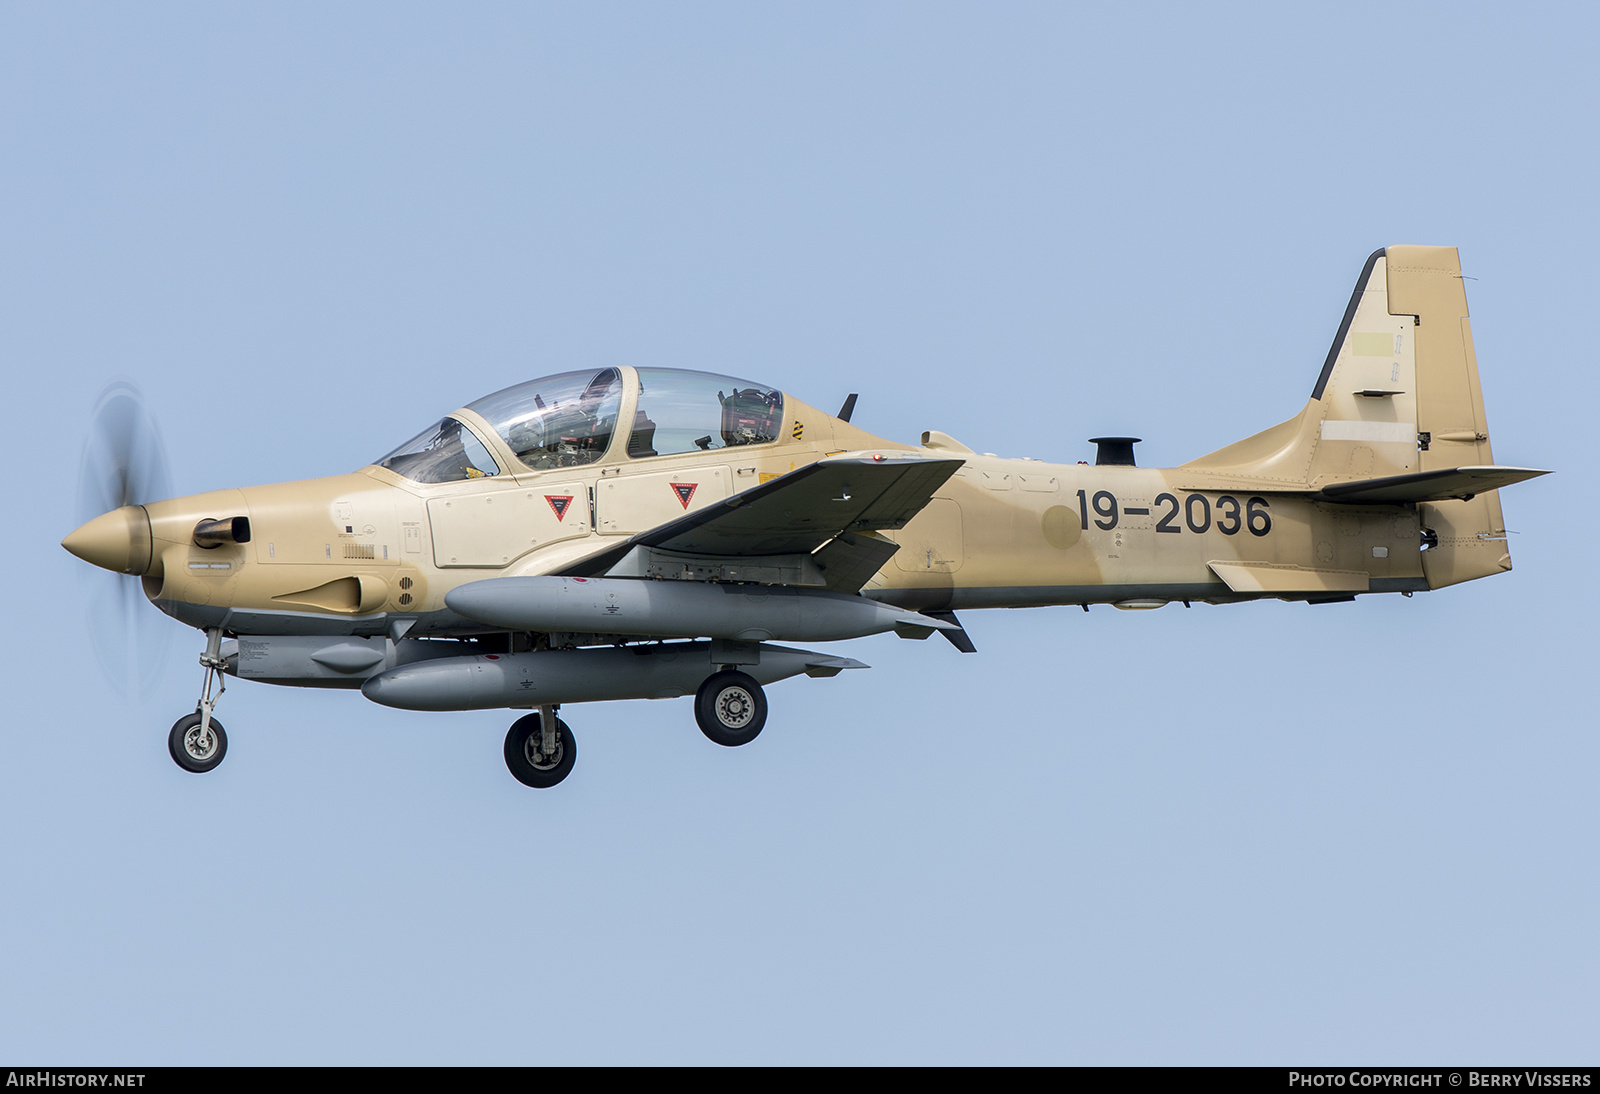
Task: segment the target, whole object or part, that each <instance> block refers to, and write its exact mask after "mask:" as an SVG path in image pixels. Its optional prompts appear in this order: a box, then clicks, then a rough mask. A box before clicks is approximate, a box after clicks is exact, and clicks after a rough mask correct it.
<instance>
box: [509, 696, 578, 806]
mask: <svg viewBox="0 0 1600 1094" xmlns="http://www.w3.org/2000/svg"><path fill="white" fill-rule="evenodd" d="M577 759H578V743H577V741H575V740H574V739H573V736H572V730H570V729H568V728H567V723H565V722H563V721H562V720H561V719H560V718H557V717H556V708H555V707H554V706H542V707H540V708H539V713H537V714H530V715H528V716H527V717H526V718H518V719H517V720H516V721H515V722H513V723H511V728H510V729H508V730H507V731H506V768H507V769H508V770H509V771H510V772H511V774H512V776H513V777H515V778H516V780H517V781H518V782H519V783H521V784H522V785H523V786H532V787H535V788H538V789H543V788H545V787H548V786H554V785H555V784H556V783H558V782H560V781H561V780H562V779H564V778H566V777H567V776H568V775H570V774H572V765H573V764H574V763H575V762H577Z"/></svg>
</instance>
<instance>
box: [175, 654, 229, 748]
mask: <svg viewBox="0 0 1600 1094" xmlns="http://www.w3.org/2000/svg"><path fill="white" fill-rule="evenodd" d="M200 664H202V665H204V666H205V670H206V675H205V681H204V683H202V684H201V685H200V702H199V703H198V704H196V706H195V709H194V713H193V714H185V715H184V716H183V717H182V718H179V719H178V720H177V721H176V722H174V723H172V732H170V733H168V734H167V751H168V752H170V753H171V754H172V759H173V762H175V763H176V764H177V765H178V766H179V767H181V768H183V769H184V770H185V771H192V772H194V773H195V774H197V775H203V774H205V773H206V772H207V771H210V770H212V769H213V768H215V767H216V766H217V765H218V764H220V763H221V762H222V758H223V757H224V756H226V755H227V754H228V735H227V734H226V733H224V732H223V729H222V723H221V722H219V721H217V720H216V719H215V718H213V717H212V716H211V712H212V710H213V709H214V708H215V707H216V705H217V700H219V699H221V698H222V693H223V692H225V691H227V690H228V683H227V681H226V680H224V679H223V675H222V668H223V661H222V628H220V627H211V628H208V629H207V630H206V651H205V652H204V653H202V654H201V655H200ZM213 680H215V681H216V683H217V693H216V694H215V695H212V694H211V683H212V681H213Z"/></svg>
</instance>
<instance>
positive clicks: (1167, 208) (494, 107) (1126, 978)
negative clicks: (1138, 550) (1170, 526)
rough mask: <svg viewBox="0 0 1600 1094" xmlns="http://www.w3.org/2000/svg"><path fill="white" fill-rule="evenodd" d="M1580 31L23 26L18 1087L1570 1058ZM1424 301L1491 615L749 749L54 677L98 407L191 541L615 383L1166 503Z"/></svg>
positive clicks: (514, 20) (792, 728)
mask: <svg viewBox="0 0 1600 1094" xmlns="http://www.w3.org/2000/svg"><path fill="white" fill-rule="evenodd" d="M1596 32H1597V25H1596V16H1595V15H1594V10H1593V8H1592V7H1590V6H1586V5H1578V4H1567V5H1519V6H1516V7H1511V6H1507V5H1489V4H1462V3H1452V4H1437V5H1420V4H1392V3H1384V4H1322V5H1266V4H1263V5H1242V6H1241V5H1228V4H1221V5H1215V4H1211V5H1171V6H1166V5H1141V4H1122V5H1068V4H1044V5H1027V4H983V5H977V4H972V5H950V4H931V3H915V4H881V3H880V4H862V5H846V4H810V5H793V4H787V5H780V4H759V5H755V4H725V5H724V4H637V5H635V4H626V5H619V4H614V5H579V4H573V5H566V6H554V7H553V6H543V5H534V4H514V5H495V4H472V5H442V4H441V5H417V4H400V3H383V4H339V5H326V4H288V3H278V4H270V5H269V4H256V5H238V4H230V5H217V4H188V5H171V4H139V5H107V4H73V3H60V2H51V3H26V4H20V3H15V2H6V3H4V4H3V5H0V364H3V369H4V373H3V374H4V377H5V392H6V406H7V408H8V410H9V414H8V417H9V420H10V425H9V429H8V435H9V438H10V440H9V443H8V444H7V445H6V450H7V451H9V452H10V453H11V455H10V457H9V458H8V461H7V466H8V467H9V469H10V474H9V476H8V488H7V491H6V493H7V498H8V506H9V510H10V512H11V514H12V516H11V518H10V519H9V520H8V521H7V522H6V528H7V530H8V534H7V535H5V536H4V537H0V552H3V553H0V559H3V561H4V564H5V573H6V575H7V579H8V580H7V588H8V590H9V593H8V597H7V614H8V618H9V621H10V626H9V627H7V628H6V631H5V633H4V635H3V637H0V653H3V658H0V664H3V666H4V668H3V673H4V682H5V688H4V703H5V712H4V715H3V716H0V721H3V724H4V727H5V728H4V733H3V736H0V1058H3V1059H5V1060H10V1061H27V1062H30V1063H33V1062H49V1063H80V1064H94V1063H103V1064H118V1063H128V1062H140V1063H151V1064H156V1063H166V1064H179V1063H375V1062H394V1063H469V1062H472V1063H476V1062H481V1063H512V1064H545V1063H574V1062H579V1063H582V1062H623V1063H660V1062H667V1063H685V1062H702V1063H706V1062H715V1063H744V1062H774V1063H778V1062H782V1063H911V1062H929V1063H995V1062H1046V1063H1290V1062H1308V1061H1316V1062H1344V1063H1352V1064H1373V1063H1439V1062H1458V1063H1480V1064H1482V1063H1506V1064H1520V1063H1530V1062H1537V1063H1550V1064H1560V1063H1577V1062H1584V1063H1593V1062H1595V1060H1596V1057H1597V1046H1600V1033H1597V1032H1596V1031H1597V1030H1600V935H1597V932H1596V929H1595V925H1596V923H1597V922H1600V875H1597V867H1600V851H1597V838H1596V837H1597V831H1600V823H1597V822H1600V805H1597V800H1596V794H1595V781H1596V780H1595V776H1596V770H1597V762H1600V746H1597V743H1596V723H1597V721H1600V719H1597V717H1596V713H1595V701H1594V693H1595V687H1596V680H1595V652H1596V641H1595V638H1594V630H1593V627H1594V620H1595V609H1596V606H1597V605H1596V592H1595V589H1596V584H1597V582H1600V576H1597V574H1596V569H1595V565H1594V550H1595V543H1596V541H1597V531H1600V528H1597V524H1600V522H1597V520H1596V514H1595V509H1596V489H1595V479H1594V474H1595V471H1596V467H1595V458H1594V451H1595V448H1594V442H1593V440H1592V435H1593V430H1594V415H1595V406H1596V402H1597V395H1600V392H1597V390H1596V382H1595V368H1594V358H1595V353H1596V350H1595V341H1594V323H1595V317H1596V300H1597V295H1600V294H1597V288H1600V286H1597V275H1596V263H1595V247H1596V215H1595V201H1596V182H1595V178H1596V167H1597V156H1596V147H1597V142H1596V118H1597V117H1600V110H1597V107H1600V101H1597V94H1596V91H1597V82H1600V65H1597V64H1596V63H1595V43H1596ZM1392 243H1423V244H1445V245H1455V246H1458V247H1459V248H1460V249H1461V256H1462V262H1463V269H1464V272H1465V273H1466V274H1467V275H1468V276H1469V277H1471V278H1474V279H1475V280H1472V281H1470V282H1468V290H1467V291H1468V299H1469V302H1470V305H1471V308H1472V314H1473V331H1474V334H1475V336H1476V344H1477V354H1478V360H1479V364H1480V367H1481V370H1482V378H1483V389H1484V392H1485V397H1486V402H1487V407H1488V415H1489V421H1490V426H1491V429H1492V435H1493V440H1494V446H1495V454H1496V456H1497V458H1498V459H1499V460H1500V462H1502V463H1511V464H1520V465H1527V466H1536V467H1548V468H1554V469H1555V470H1556V471H1557V474H1555V475H1552V476H1548V477H1546V478H1544V479H1540V480H1538V481H1535V482H1532V483H1528V484H1525V485H1522V486H1518V487H1515V488H1512V489H1509V490H1507V491H1505V493H1504V498H1503V500H1504V508H1505V513H1506V518H1507V522H1508V524H1509V526H1510V528H1511V529H1513V530H1514V531H1515V532H1516V533H1517V534H1516V535H1513V536H1512V537H1511V550H1512V555H1513V558H1514V559H1515V563H1516V569H1515V571H1514V572H1512V573H1510V574H1508V575H1504V576H1500V577H1496V578H1492V579H1489V580H1485V581H1480V582H1475V583H1473V584H1470V585H1467V586H1462V587H1457V588H1453V589H1449V590H1445V591H1442V592H1438V593H1431V594H1419V595H1418V596H1416V597H1414V598H1412V599H1409V600H1407V599H1402V598H1400V597H1383V598H1380V597H1371V598H1362V599H1361V600H1360V601H1358V602H1356V603H1354V604H1344V605H1331V606H1323V607H1308V606H1305V605H1301V604H1283V603H1278V602H1270V603H1261V604H1252V605H1242V606H1233V607H1210V606H1205V605H1197V606H1196V607H1195V608H1194V609H1193V610H1187V611H1186V610H1184V609H1183V608H1182V607H1178V606H1172V607H1168V608H1166V609H1163V610H1161V611H1157V612H1145V613H1122V612H1117V611H1113V610H1111V609H1109V608H1106V609H1097V610H1094V611H1091V612H1090V613H1088V614H1087V615H1086V614H1084V613H1083V612H1081V611H1079V610H1078V609H1076V608H1070V609H1068V608H1057V609H1039V610H1030V611H994V612H987V613H982V612H977V613H968V614H967V615H966V616H965V617H964V621H965V622H966V624H967V626H968V629H969V631H970V632H971V634H972V636H973V638H974V639H975V641H976V643H977V645H978V648H979V651H980V652H979V654H978V655H977V656H962V655H960V654H958V653H956V652H955V650H954V649H953V648H952V647H951V646H950V645H949V644H948V643H945V642H942V641H939V640H933V641H929V642H922V643H918V642H906V641H901V640H898V639H896V638H894V637H892V636H883V637H879V638H874V639H867V640H862V641H858V642H854V643H845V644H838V645H835V646H832V647H828V648H831V649H833V650H835V651H836V652H839V653H841V654H846V655H849V656H855V657H859V658H861V659H862V660H864V661H866V662H868V663H870V664H872V665H873V666H874V667H873V669H872V671H870V672H855V673H847V674H844V675H842V676H840V677H838V678H836V679H833V680H807V679H803V678H802V679H800V680H796V681H792V682H789V683H784V684H779V685H776V686H774V687H773V688H771V689H770V691H769V697H770V699H771V702H772V714H771V718H770V720H769V722H768V725H767V729H766V731H765V732H764V733H763V734H762V736H761V737H760V739H759V740H758V741H756V742H755V743H754V744H752V745H751V746H749V747H747V748H742V749H723V748H719V747H717V746H715V745H713V744H711V743H710V742H708V741H706V740H705V739H704V738H703V737H702V736H701V735H700V733H699V732H698V731H697V730H696V729H695V727H694V723H693V717H692V712H691V709H690V707H691V703H690V701H689V700H686V699H685V700H675V701H670V702H654V703H647V702H637V703H618V704H599V705H593V706H583V707H569V708H568V709H567V710H566V711H565V712H564V714H565V717H566V718H567V720H568V721H569V722H570V723H571V724H572V725H573V727H574V729H575V731H576V733H577V734H578V739H579V745H580V749H581V755H580V758H579V762H578V766H577V769H576V771H575V773H574V774H573V776H572V777H571V778H570V779H568V780H567V782H566V783H564V784H562V785H561V786H560V787H559V788H557V789H555V790H553V791H548V792H537V791H531V790H528V789H525V788H524V787H522V786H521V785H520V784H518V783H516V782H515V781H513V780H512V778H511V776H510V775H509V774H508V773H507V772H506V770H505V767H504V764H503V762H502V760H501V755H500V749H501V739H502V736H503V734H504V731H505V728H506V726H507V724H509V722H510V721H511V719H512V716H511V715H510V714H509V713H507V712H492V711H491V712H481V713H468V714H426V715H425V714H411V713H403V712H398V711H392V710H388V709H384V708H380V707H377V706H374V705H373V704H370V703H367V702H366V701H365V700H363V699H362V698H361V697H360V695H359V694H328V693H320V692H315V691H304V690H293V689H274V688H268V687H265V686H262V685H255V684H250V683H245V682H235V684H234V686H233V687H232V688H230V690H229V691H228V694H227V696H226V698H225V699H224V700H223V702H222V705H221V706H220V707H219V710H218V714H219V717H220V718H221V719H222V720H223V721H224V722H225V724H226V725H227V728H228V732H229V739H230V750H229V754H228V758H227V761H226V763H224V764H223V765H222V767H221V768H220V769H218V770H217V771H216V772H214V773H213V774H211V775H209V776H205V777H196V776H193V775H189V774H186V773H184V772H182V771H180V770H179V769H178V768H177V767H176V766H175V765H174V764H173V763H172V761H171V760H170V759H169V758H168V756H167V752H166V744H165V736H166V731H167V728H168V726H170V725H171V723H172V721H173V720H174V719H175V718H177V717H178V716H180V715H182V714H184V713H185V712H187V711H189V710H192V709H193V707H194V702H195V696H196V694H197V692H198V689H199V683H200V669H199V668H198V666H197V665H196V663H195V660H194V659H195V656H196V655H197V654H198V653H199V651H200V647H201V644H202V642H201V638H200V636H199V634H198V633H197V632H193V631H188V630H186V629H184V628H182V627H180V626H179V625H178V624H176V623H173V622H171V621H168V620H165V619H164V617H160V616H157V615H156V613H155V610H154V609H153V608H149V607H148V606H146V607H145V611H146V612H147V613H149V614H150V615H152V616H155V619H154V621H153V622H154V629H155V630H157V631H160V630H163V629H165V630H166V631H168V632H170V633H171V638H172V641H171V644H170V655H169V658H168V660H169V662H170V664H169V666H168V667H167V669H166V670H165V674H164V675H161V676H159V677H158V678H157V679H156V681H155V683H154V685H153V688H152V692H153V694H152V695H151V697H150V698H148V699H146V700H140V699H137V698H134V699H130V698H127V697H124V696H122V695H119V694H118V693H117V692H116V691H114V690H113V689H111V688H110V687H109V686H108V684H107V683H106V681H105V679H104V677H103V675H102V674H101V672H100V670H99V668H98V667H97V665H96V662H95V660H94V658H93V656H92V655H91V654H90V653H89V652H88V649H89V647H88V638H87V632H86V628H85V624H84V619H85V612H86V600H87V599H88V597H89V595H90V593H91V591H92V590H93V589H98V588H101V587H102V586H100V585H99V584H98V583H96V582H95V581H93V580H92V579H93V578H94V577H95V576H97V575H96V573H95V572H94V571H91V570H90V568H89V567H87V566H85V565H84V564H82V563H79V562H78V561H77V560H75V559H73V558H71V557H70V556H68V555H67V554H66V553H65V552H64V551H62V550H61V549H60V547H59V546H57V542H58V541H59V540H60V538H61V537H62V536H63V535H65V534H66V533H67V532H68V531H70V530H71V529H72V527H73V526H74V525H75V523H76V520H75V504H74V498H73V495H74V492H75V485H74V483H75V479H76V475H77V469H78V461H79V452H80V448H81V445H82V443H83V440H84V436H85V432H86V426H87V421H88V417H89V413H90V410H91V407H92V403H93V400H94V397H95V394H96V393H97V392H98V391H99V389H100V388H101V386H102V385H103V384H104V383H105V382H106V381H108V380H110V379H112V378H114V377H128V378H132V379H133V380H134V381H135V382H137V383H138V384H139V385H140V386H141V387H142V388H143V390H144V392H145V395H146V397H147V399H148V401H149V403H150V405H151V407H152V408H153V411H154V413H155V415H156V417H157V418H158V419H159V421H160V424H161V426H162V427H163V430H164V432H165V437H166V443H167V447H168V450H169V452H170V456H171V461H172V478H173V482H172V486H173V489H174V491H175V492H177V493H193V492H197V491H201V490H206V489H211V488H215V487H222V486H229V485H245V484H251V483H258V482H272V481H280V480H286V479H296V478H304V477H310V476H315V475H322V474H329V473H334V472H342V471H347V470H351V469H354V468H356V467H359V466H361V465H363V464H365V463H367V462H369V461H371V460H372V459H374V458H376V457H377V456H379V455H381V454H382V453H384V452H386V451H387V450H389V449H390V448H392V447H393V446H394V445H396V444H398V443H399V442H401V441H403V440H405V439H406V438H408V437H410V436H412V435H413V434H415V433H416V432H417V431H418V430H419V429H420V428H421V427H423V426H424V425H426V424H427V423H428V422H430V421H433V420H435V419H437V418H438V417H439V416H440V414H441V413H443V412H445V411H448V410H450V409H452V408H454V407H456V406H459V405H461V404H463V403H465V402H468V401H470V400H471V399H473V398H476V397H478V396H480V395H482V394H484V393H486V392H489V391H492V390H495V389H497V388H500V387H504V386H506V385H508V384H511V383H514V382H517V381H520V380H523V379H526V378H530V377H533V376H537V375H541V374H545V373H550V372H556V371H561V370H565V369H571V368H578V367H588V366H599V365H608V364H628V365H641V366H643V365H652V366H670V367H684V368H699V369H707V370H711V371H716V372H724V373H731V374H734V375H742V376H749V377H752V378H755V379H758V380H763V381H766V382H770V383H772V384H775V385H778V386H781V387H783V388H785V389H787V390H789V391H791V392H793V393H795V394H796V395H797V396H799V397H800V398H802V399H805V400H806V401H808V402H812V403H815V404H817V405H820V406H822V407H824V408H826V409H833V408H835V407H836V406H837V405H838V404H839V403H840V402H841V401H842V400H843V398H844V396H845V395H846V394H848V393H849V392H852V391H855V392H860V394H861V399H860V404H859V406H858V408H857V411H856V416H855V421H856V422H857V423H858V424H860V425H862V426H863V427H865V428H868V429H872V430H874V431H876V432H878V433H880V434H881V435H883V436H886V437H890V438H897V439H902V440H905V441H908V442H909V441H914V440H915V439H916V438H917V436H918V434H919V433H920V432H921V431H922V430H924V429H942V430H944V431H946V432H948V433H950V434H952V435H953V436H955V437H957V438H959V439H961V440H963V441H965V442H966V443H968V444H970V445H971V446H972V447H974V448H976V449H979V450H980V451H994V452H999V453H1001V454H1006V455H1015V456H1033V457H1039V458H1045V459H1051V460H1060V461H1069V462H1070V461H1075V460H1079V459H1092V455H1091V451H1092V448H1091V446H1090V445H1088V444H1087V443H1086V441H1085V438H1087V437H1090V436H1097V435H1100V434H1118V433H1129V434H1133V435H1136V436H1142V437H1144V438H1146V440H1145V443H1144V444H1142V445H1141V446H1140V452H1139V455H1140V459H1141V462H1142V463H1145V464H1148V465H1158V464H1159V465H1168V464H1174V463H1180V462H1182V461H1184V460H1188V459H1191V458H1193V457H1195V456H1198V455H1201V454H1202V453H1205V452H1208V451H1211V450H1212V449H1215V448H1218V447H1221V446H1222V445H1224V444H1226V443H1229V442H1231V441H1233V440H1236V439H1238V438H1240V437H1243V436H1245V435H1246V434H1249V433H1252V432H1254V431H1256V430H1258V429H1261V428H1264V427H1266V426H1268V425H1271V424H1273V423H1275V422H1277V421H1280V420H1282V419H1285V418H1288V417H1291V416H1293V415H1294V414H1295V413H1297V412H1298V411H1299V409H1300V408H1301V406H1303V405H1304V402H1305V400H1306V397H1307V395H1308V394H1309V391H1310V389H1311V386H1312V383H1313V381H1314V379H1315V377H1316V374H1317V371H1318V369H1319V368H1320V365H1321V362H1322V359H1323V356H1324V354H1325V353H1326V352H1327V347H1328V343H1329V341H1330V339H1331V338H1332V336H1333V333H1334V330H1335V328H1336V326H1337V324H1338V321H1339V317H1340V315H1341V313H1342V310H1343V308H1344V305H1345V302H1346V300H1347V299H1348V296H1349V293H1350V289H1351V286H1352V285H1353V284H1354V281H1355V278H1356V276H1357V274H1358V273H1359V271H1360V269H1361V264H1362V262H1363V260H1364V259H1365V258H1366V256H1367V255H1368V254H1369V253H1370V252H1371V251H1373V250H1374V249H1375V248H1377V247H1381V246H1384V245H1387V244H1392Z"/></svg>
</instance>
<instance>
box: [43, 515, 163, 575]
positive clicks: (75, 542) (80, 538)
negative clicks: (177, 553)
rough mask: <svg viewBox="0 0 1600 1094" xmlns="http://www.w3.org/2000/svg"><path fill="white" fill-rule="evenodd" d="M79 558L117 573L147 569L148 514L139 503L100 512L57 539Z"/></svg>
mask: <svg viewBox="0 0 1600 1094" xmlns="http://www.w3.org/2000/svg"><path fill="white" fill-rule="evenodd" d="M61 546H63V547H65V548H66V549H67V550H69V551H71V552H72V553H73V554H75V555H77V556H78V557H79V558H81V559H83V561H85V562H87V563H90V564H91V565H94V566H99V567H100V568H101V569H103V570H111V571H112V572H114V573H119V574H143V573H146V572H147V571H148V570H149V569H150V552H151V542H150V514H149V513H147V512H145V509H144V506H142V505H124V506H123V507H122V508H121V509H113V510H111V512H109V513H102V514H100V515H99V516H98V517H95V518H94V519H93V520H91V521H90V522H89V523H88V524H85V525H84V526H83V527H82V528H79V529H78V530H77V531H75V532H73V533H72V534H71V535H69V536H68V537H67V538H66V539H64V540H62V541H61Z"/></svg>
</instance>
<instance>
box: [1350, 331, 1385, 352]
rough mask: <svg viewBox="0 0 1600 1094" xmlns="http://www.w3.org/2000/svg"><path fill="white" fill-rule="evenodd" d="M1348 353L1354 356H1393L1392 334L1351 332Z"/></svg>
mask: <svg viewBox="0 0 1600 1094" xmlns="http://www.w3.org/2000/svg"><path fill="white" fill-rule="evenodd" d="M1350 353H1351V355H1352V356H1355V357H1393V356H1394V335H1392V334H1385V333H1379V334H1351V335H1350Z"/></svg>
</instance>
